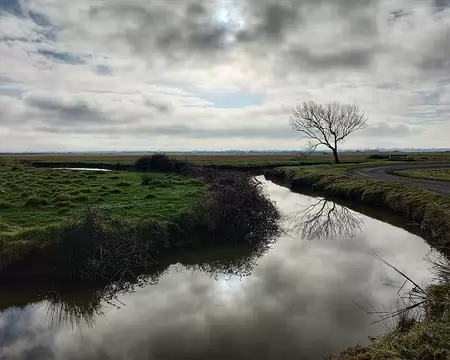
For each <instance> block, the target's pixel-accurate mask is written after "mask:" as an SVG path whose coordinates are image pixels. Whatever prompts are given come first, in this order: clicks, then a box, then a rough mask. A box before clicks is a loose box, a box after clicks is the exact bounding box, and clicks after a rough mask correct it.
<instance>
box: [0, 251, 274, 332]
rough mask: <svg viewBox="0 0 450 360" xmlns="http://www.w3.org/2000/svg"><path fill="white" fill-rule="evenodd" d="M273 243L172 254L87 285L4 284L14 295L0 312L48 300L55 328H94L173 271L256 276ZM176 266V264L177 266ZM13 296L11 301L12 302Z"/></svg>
mask: <svg viewBox="0 0 450 360" xmlns="http://www.w3.org/2000/svg"><path fill="white" fill-rule="evenodd" d="M268 249H269V242H263V243H260V244H251V245H250V244H249V245H239V246H233V247H231V246H223V247H211V248H196V247H193V248H192V249H190V250H187V251H185V252H184V253H183V254H180V255H176V256H172V257H170V258H169V259H167V261H166V262H165V263H162V264H160V265H158V266H154V267H152V268H151V269H150V271H149V272H148V273H145V274H140V275H138V276H135V277H133V278H128V279H126V280H123V281H116V282H111V283H103V284H91V285H90V286H86V285H83V284H79V285H76V284H75V285H74V284H72V285H70V286H68V285H66V284H60V283H39V284H35V285H36V286H33V284H30V285H29V286H28V287H27V290H25V291H24V289H23V286H12V284H3V285H0V293H5V294H8V296H6V297H3V298H2V300H0V314H1V312H2V311H5V310H7V309H8V308H10V307H17V304H18V299H20V304H21V305H20V307H22V308H23V307H26V306H27V305H30V304H38V303H42V304H44V305H43V308H42V310H43V312H44V314H45V315H44V317H45V319H46V320H47V321H48V325H49V326H51V327H60V326H63V325H70V326H71V327H72V328H74V327H78V328H83V327H87V328H91V329H92V328H93V327H94V325H95V320H96V319H97V318H98V316H101V315H105V314H106V313H107V312H108V311H110V310H111V308H115V309H120V308H121V307H122V306H125V304H124V303H123V302H121V301H120V299H119V298H120V297H121V296H124V295H127V294H131V293H134V292H135V291H136V290H137V289H139V288H144V287H146V286H152V285H156V284H158V282H159V280H160V279H161V277H162V276H163V275H164V274H166V273H167V272H168V271H169V269H170V271H175V272H183V273H185V272H187V271H191V272H202V273H205V274H207V275H208V276H210V277H211V278H213V279H215V280H218V279H219V277H223V276H225V277H224V279H229V278H230V277H236V278H243V277H244V276H248V275H250V274H251V272H252V269H253V268H254V266H255V265H256V262H257V260H258V259H259V258H260V257H261V256H263V254H264V253H265V252H266V251H268ZM172 264H174V265H172ZM8 300H10V301H8Z"/></svg>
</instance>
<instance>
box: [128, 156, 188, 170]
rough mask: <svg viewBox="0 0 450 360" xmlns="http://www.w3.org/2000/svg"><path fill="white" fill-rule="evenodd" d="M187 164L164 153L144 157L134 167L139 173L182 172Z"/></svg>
mask: <svg viewBox="0 0 450 360" xmlns="http://www.w3.org/2000/svg"><path fill="white" fill-rule="evenodd" d="M185 165H186V163H185V162H183V161H178V160H175V159H174V158H171V157H169V156H168V155H166V154H164V153H155V154H153V155H150V156H142V157H140V158H139V159H137V160H136V162H135V164H134V167H135V169H136V170H137V171H161V172H174V171H180V170H182V169H183V168H184V167H185Z"/></svg>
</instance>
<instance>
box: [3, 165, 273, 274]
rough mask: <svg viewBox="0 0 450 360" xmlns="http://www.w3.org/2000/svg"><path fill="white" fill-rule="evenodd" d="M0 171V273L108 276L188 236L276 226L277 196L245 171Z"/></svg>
mask: <svg viewBox="0 0 450 360" xmlns="http://www.w3.org/2000/svg"><path fill="white" fill-rule="evenodd" d="M148 170H152V169H148ZM0 172H1V173H0V190H1V191H0V204H1V206H0V216H1V223H0V276H2V275H5V274H8V275H7V276H9V275H10V274H20V275H23V274H22V273H23V272H25V273H31V275H36V276H37V275H42V276H48V275H49V273H52V274H53V275H56V276H58V277H65V278H66V277H70V278H82V279H88V280H90V279H93V278H96V277H101V278H104V279H109V280H112V279H117V278H121V277H123V276H125V275H129V274H134V273H138V272H139V271H141V270H142V269H145V268H148V267H149V266H152V265H155V264H158V263H159V262H160V261H161V259H162V258H164V256H166V255H167V254H169V253H173V252H174V251H176V249H178V248H180V247H183V246H189V244H192V243H199V242H201V241H209V242H214V241H216V242H218V243H226V242H229V241H233V242H235V243H256V242H258V241H262V242H264V241H268V240H269V238H271V236H272V235H273V234H274V233H275V232H276V231H277V220H278V212H277V210H276V208H275V206H274V205H273V204H272V203H271V202H270V201H269V200H268V199H266V198H265V197H264V195H263V194H262V192H261V190H260V188H259V185H258V184H257V183H256V182H254V181H253V180H252V179H251V178H249V177H247V176H245V175H243V174H234V173H231V174H230V173H223V172H221V173H215V172H211V171H203V170H201V169H197V170H195V171H194V170H193V169H191V170H190V172H189V173H183V175H182V174H176V173H161V172H106V171H102V172H93V171H76V170H52V169H39V168H30V167H26V166H23V165H16V164H12V165H11V164H3V165H1V166H0Z"/></svg>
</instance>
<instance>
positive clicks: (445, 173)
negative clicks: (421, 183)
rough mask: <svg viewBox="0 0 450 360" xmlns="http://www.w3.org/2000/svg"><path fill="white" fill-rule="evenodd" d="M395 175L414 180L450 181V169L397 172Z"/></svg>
mask: <svg viewBox="0 0 450 360" xmlns="http://www.w3.org/2000/svg"><path fill="white" fill-rule="evenodd" d="M393 174H395V175H399V176H404V177H409V178H413V179H427V180H437V181H450V168H435V169H433V168H431V169H413V170H397V171H394V172H393Z"/></svg>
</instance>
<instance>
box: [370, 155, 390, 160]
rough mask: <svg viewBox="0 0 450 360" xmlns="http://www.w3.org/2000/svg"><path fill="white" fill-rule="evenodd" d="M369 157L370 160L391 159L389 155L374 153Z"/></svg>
mask: <svg viewBox="0 0 450 360" xmlns="http://www.w3.org/2000/svg"><path fill="white" fill-rule="evenodd" d="M367 158H368V159H370V160H386V159H389V155H381V154H373V155H370V156H369V157H367Z"/></svg>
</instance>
